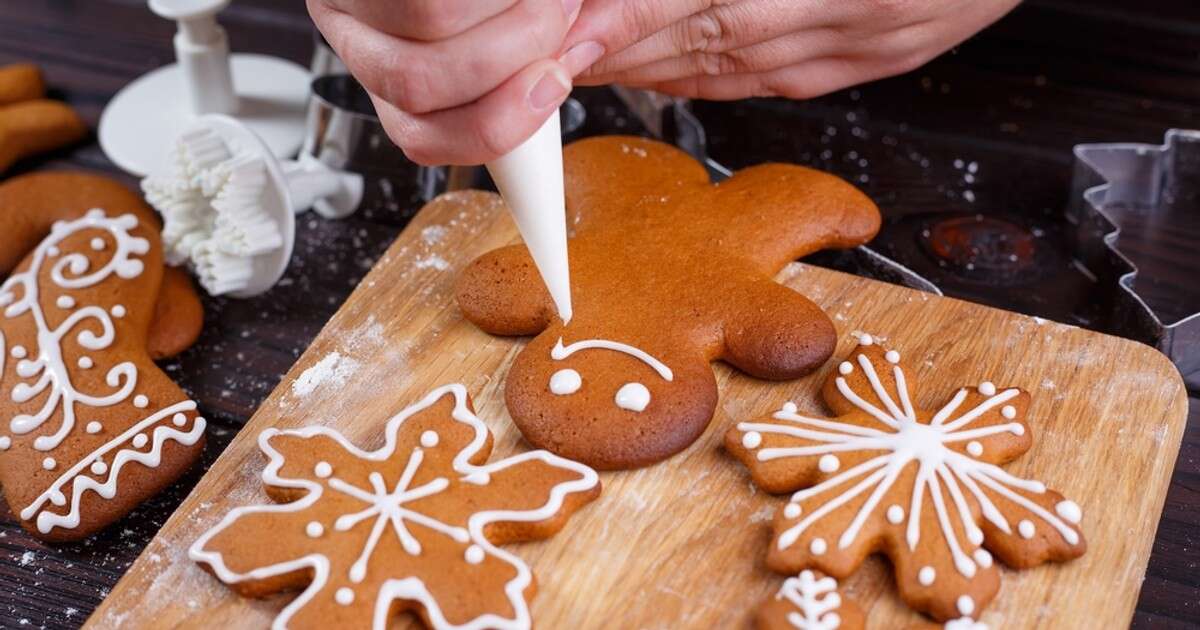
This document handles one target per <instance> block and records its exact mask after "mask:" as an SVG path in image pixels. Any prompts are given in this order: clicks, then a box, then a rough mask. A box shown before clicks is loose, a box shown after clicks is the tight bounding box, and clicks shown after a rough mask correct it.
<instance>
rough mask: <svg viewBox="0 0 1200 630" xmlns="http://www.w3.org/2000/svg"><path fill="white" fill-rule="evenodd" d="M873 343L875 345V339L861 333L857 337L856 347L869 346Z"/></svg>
mask: <svg viewBox="0 0 1200 630" xmlns="http://www.w3.org/2000/svg"><path fill="white" fill-rule="evenodd" d="M873 343H875V338H874V337H872V336H871V335H868V334H866V333H863V334H861V335H859V337H858V345H860V346H869V345H871V344H873Z"/></svg>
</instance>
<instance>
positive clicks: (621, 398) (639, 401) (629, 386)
mask: <svg viewBox="0 0 1200 630" xmlns="http://www.w3.org/2000/svg"><path fill="white" fill-rule="evenodd" d="M613 402H615V403H616V404H617V406H618V407H620V408H621V409H627V410H629V411H638V412H641V411H645V410H646V406H647V405H649V404H650V390H649V389H646V386H645V385H642V384H641V383H625V384H624V385H622V386H621V389H618V390H617V395H616V396H614V397H613Z"/></svg>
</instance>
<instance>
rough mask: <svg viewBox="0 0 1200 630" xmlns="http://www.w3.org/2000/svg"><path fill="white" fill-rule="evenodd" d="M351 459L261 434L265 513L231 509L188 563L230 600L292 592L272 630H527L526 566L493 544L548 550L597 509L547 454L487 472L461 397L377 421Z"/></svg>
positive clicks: (582, 476)
mask: <svg viewBox="0 0 1200 630" xmlns="http://www.w3.org/2000/svg"><path fill="white" fill-rule="evenodd" d="M384 440H385V442H384V445H383V446H382V447H380V448H379V449H377V450H374V451H363V450H360V449H359V448H358V447H356V446H354V445H353V444H351V443H350V442H349V441H348V440H346V438H344V437H343V436H342V435H341V434H340V433H338V432H336V431H334V430H332V429H329V428H326V427H320V426H315V427H307V428H304V429H298V430H291V431H279V430H276V429H267V430H266V431H263V432H262V434H260V435H259V440H258V444H259V447H260V448H261V449H262V451H263V452H264V453H265V454H266V455H267V457H268V458H269V460H270V461H269V462H268V464H267V468H266V470H265V471H264V472H263V482H264V483H265V485H266V491H267V494H268V495H269V496H270V497H271V498H272V499H273V500H275V501H277V502H278V503H277V504H273V505H255V506H248V507H240V508H235V509H234V510H233V511H231V512H229V513H228V514H227V515H226V516H225V517H224V518H223V519H222V520H221V521H220V522H219V523H218V524H217V525H216V526H215V527H214V528H213V529H211V530H209V531H208V532H206V533H205V534H204V535H203V536H201V537H200V539H198V540H197V541H196V542H195V544H193V546H192V548H191V550H190V555H191V557H192V559H193V560H195V561H197V562H200V563H202V564H203V565H204V567H205V568H206V569H208V570H209V571H211V572H212V573H213V574H214V575H215V576H216V577H217V578H219V579H220V580H221V581H223V582H225V583H226V584H229V585H230V586H231V587H232V588H234V589H235V590H237V592H238V593H240V594H242V595H245V596H250V597H262V596H266V595H269V594H272V593H276V592H279V591H282V590H287V589H300V588H304V591H303V593H301V594H300V595H299V596H298V597H297V598H296V599H295V600H293V601H292V603H290V604H288V605H287V606H286V607H285V608H284V609H283V611H282V612H280V614H279V616H278V617H277V618H276V619H275V623H274V627H277V628H282V627H288V628H369V627H373V628H377V629H379V630H382V629H384V628H387V627H388V626H389V624H390V622H391V621H392V618H393V617H394V616H396V615H397V614H399V613H402V612H405V611H412V612H414V613H415V614H417V615H418V616H419V617H420V618H421V620H422V621H424V622H425V625H427V626H428V627H431V628H507V629H512V630H516V629H519V628H529V627H531V621H530V617H529V601H530V600H531V599H532V597H533V594H534V591H535V584H534V578H533V574H532V572H531V571H530V569H529V567H528V566H527V565H525V563H524V562H522V561H521V560H520V559H519V558H517V557H516V556H514V555H512V554H511V553H509V552H507V551H505V550H503V549H500V548H499V547H498V545H502V544H506V543H512V542H517V541H525V540H536V539H541V538H547V537H549V536H551V535H553V534H554V533H555V532H557V531H558V530H559V529H561V528H562V526H563V525H564V524H565V523H566V521H567V519H568V517H569V516H570V514H571V513H572V512H574V511H575V510H576V509H578V508H579V507H580V506H582V505H583V504H585V503H587V502H589V501H591V500H592V499H594V498H596V496H597V495H598V494H599V493H600V481H599V479H598V477H597V475H596V472H595V471H593V470H592V469H590V468H588V467H587V466H584V465H582V464H578V463H576V462H572V461H569V460H566V459H563V458H561V457H558V456H556V455H553V454H551V453H549V452H546V451H529V452H525V453H521V454H519V455H514V456H512V457H508V458H505V459H502V460H498V461H495V462H492V463H486V462H487V459H488V455H489V453H490V452H491V449H492V436H491V433H490V432H489V431H488V430H487V427H486V426H485V425H484V423H483V422H482V421H481V420H480V419H479V418H478V417H476V415H475V413H474V412H473V411H472V410H471V405H470V400H469V399H468V397H467V393H466V389H465V388H464V387H463V386H462V385H459V384H453V385H446V386H443V387H440V388H437V389H435V390H433V391H432V392H430V393H429V394H428V395H427V396H425V398H424V399H422V400H421V401H420V402H418V403H417V404H415V405H413V406H411V407H409V408H407V409H405V410H403V411H401V412H400V413H398V414H397V415H396V416H394V417H393V418H392V419H391V420H389V421H388V423H387V427H386V428H385V430H384Z"/></svg>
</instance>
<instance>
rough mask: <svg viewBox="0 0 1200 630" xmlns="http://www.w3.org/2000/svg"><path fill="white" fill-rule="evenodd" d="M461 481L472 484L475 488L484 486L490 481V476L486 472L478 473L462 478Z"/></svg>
mask: <svg viewBox="0 0 1200 630" xmlns="http://www.w3.org/2000/svg"><path fill="white" fill-rule="evenodd" d="M462 480H463V481H464V482H466V483H473V484H475V485H477V486H486V485H487V484H488V483H489V482H490V481H491V480H492V476H491V475H489V474H487V473H486V472H483V471H479V472H473V473H471V474H469V475H467V476H466V477H463V478H462Z"/></svg>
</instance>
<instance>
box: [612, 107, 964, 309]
mask: <svg viewBox="0 0 1200 630" xmlns="http://www.w3.org/2000/svg"><path fill="white" fill-rule="evenodd" d="M612 89H613V91H614V92H615V93H616V94H617V96H618V97H620V99H621V101H622V102H623V103H625V105H626V106H627V107H628V108H629V110H630V111H631V112H633V114H634V115H635V116H637V117H638V119H639V120H640V121H641V123H642V125H643V126H644V127H645V128H646V130H647V131H649V132H650V133H651V135H653V136H655V137H657V138H659V139H661V140H664V141H666V142H669V143H671V144H674V145H675V146H677V147H679V148H680V149H683V150H684V151H686V152H688V153H690V154H691V155H692V157H694V158H696V159H697V160H699V161H700V163H701V164H703V165H704V167H705V168H706V169H708V176H709V178H710V179H712V180H713V181H715V182H719V181H721V180H723V179H725V178H726V177H729V176H730V175H732V174H733V172H732V171H730V170H729V169H728V168H726V167H725V166H724V165H722V164H721V163H720V162H717V161H716V160H714V159H712V158H711V157H709V156H708V150H707V137H706V136H705V133H704V126H703V125H701V124H700V121H699V120H698V119H697V118H696V117H695V115H693V114H692V111H691V110H690V109H689V108H688V104H687V100H686V99H682V98H676V97H671V96H666V95H664V94H659V93H657V92H650V91H646V90H633V89H629V88H625V87H621V86H619V85H614V86H613V87H612ZM823 255H825V260H826V261H832V263H833V266H835V267H836V268H837V269H840V270H842V271H848V272H851V273H856V274H859V275H863V276H867V277H869V278H875V279H877V280H883V281H884V282H891V283H893V284H899V285H901V286H906V287H908V288H910V289H917V290H919V291H925V292H927V293H933V294H935V295H942V290H941V289H939V288H938V287H937V285H935V284H934V283H932V282H930V281H929V280H927V279H926V278H925V277H923V276H921V275H920V274H918V273H917V272H915V271H913V270H912V269H909V268H908V267H905V266H904V265H902V264H900V263H898V262H896V261H894V260H892V259H891V258H888V257H887V256H884V255H883V254H880V253H879V252H877V251H875V250H873V249H871V248H870V247H867V246H866V245H860V246H858V247H855V248H853V249H849V250H846V251H842V252H824V253H823ZM822 264H825V263H824V262H823V263H822Z"/></svg>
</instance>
